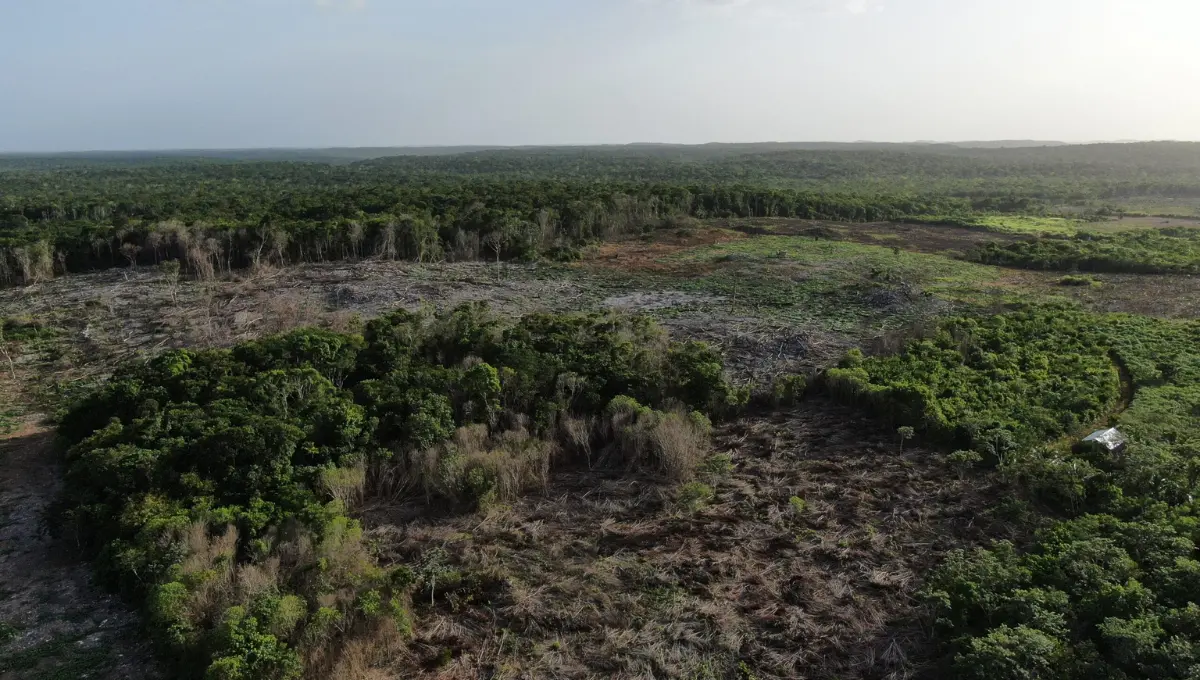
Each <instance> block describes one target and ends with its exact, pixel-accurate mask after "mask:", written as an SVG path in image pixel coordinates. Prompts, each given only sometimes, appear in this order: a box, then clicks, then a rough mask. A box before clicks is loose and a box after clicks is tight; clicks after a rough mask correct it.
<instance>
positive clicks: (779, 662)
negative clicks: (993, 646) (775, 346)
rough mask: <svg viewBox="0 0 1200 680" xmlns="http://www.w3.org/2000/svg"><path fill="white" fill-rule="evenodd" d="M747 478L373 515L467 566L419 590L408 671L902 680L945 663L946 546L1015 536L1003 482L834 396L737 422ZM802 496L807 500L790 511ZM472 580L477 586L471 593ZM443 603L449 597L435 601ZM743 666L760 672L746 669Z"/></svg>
mask: <svg viewBox="0 0 1200 680" xmlns="http://www.w3.org/2000/svg"><path fill="white" fill-rule="evenodd" d="M717 443H718V450H719V451H726V452H728V453H729V454H731V455H732V460H733V465H734V469H733V470H732V472H730V473H728V474H725V475H718V476H716V477H714V478H711V479H709V482H710V483H711V484H712V486H713V487H714V489H715V497H714V498H713V500H712V502H711V503H709V504H708V505H707V506H706V507H703V508H701V509H699V510H694V511H693V510H690V509H688V508H686V507H683V506H681V505H679V504H677V503H676V502H675V501H674V500H673V499H672V493H673V491H672V490H670V489H666V488H665V487H662V486H660V485H657V484H655V483H654V482H653V481H651V480H632V479H628V478H627V477H626V478H617V477H607V476H604V475H600V474H593V473H587V472H561V473H558V474H556V475H554V478H553V482H552V483H551V486H550V488H548V489H547V490H546V492H545V493H544V494H540V495H534V496H529V497H526V498H523V499H521V500H520V501H518V502H516V503H515V504H513V506H512V507H511V508H510V509H508V510H505V511H499V512H495V513H493V514H492V515H491V516H488V517H486V518H481V517H477V516H450V517H429V516H428V515H426V516H424V517H414V513H413V511H412V508H411V507H404V506H380V507H375V508H373V509H372V510H371V511H369V512H368V521H369V523H370V524H371V525H372V527H373V528H372V530H371V533H372V535H373V536H374V537H375V538H376V539H378V540H379V541H381V542H382V543H383V544H384V545H386V546H387V548H386V549H385V554H386V556H387V557H388V558H389V559H391V560H394V561H398V562H408V563H413V562H416V561H419V560H420V559H421V557H422V555H425V554H427V551H430V550H432V549H435V548H443V549H445V550H446V551H447V553H448V554H449V560H450V561H451V562H452V563H453V564H454V565H455V566H456V568H458V569H460V570H462V571H463V572H464V573H468V574H476V575H477V577H476V578H475V579H474V580H473V581H470V580H469V581H470V583H469V585H461V584H460V585H459V586H458V587H457V589H448V590H447V591H445V592H443V591H434V592H433V593H430V592H429V591H428V590H426V591H425V592H424V593H421V592H418V593H417V595H416V600H417V604H416V606H417V611H418V616H419V621H418V623H417V626H416V630H417V633H416V635H417V637H416V639H415V641H414V643H413V644H412V645H411V647H410V650H409V652H408V654H409V656H408V657H407V658H405V659H403V660H401V661H400V662H399V664H400V666H398V668H397V670H398V671H399V670H400V668H403V670H404V672H405V673H408V674H411V675H410V676H411V677H428V678H433V677H438V678H478V677H493V678H543V677H559V678H601V677H603V678H648V677H655V678H724V677H750V676H749V675H740V676H739V675H738V673H740V672H748V673H752V674H753V675H754V676H757V677H759V678H902V677H910V676H912V675H914V674H919V673H920V672H921V671H923V670H925V667H926V664H927V663H928V661H929V658H930V655H929V650H928V649H927V647H926V640H925V637H924V633H923V632H922V628H921V626H920V625H919V623H918V621H917V619H916V618H915V617H916V614H917V610H916V607H915V604H914V602H913V600H912V595H913V593H914V591H915V589H916V588H917V587H918V586H919V582H920V580H921V577H922V575H923V574H924V573H925V572H926V571H927V570H928V569H930V568H931V567H933V566H934V565H935V564H936V563H937V562H938V561H939V560H940V559H941V558H942V556H943V555H944V553H945V552H946V551H947V550H950V549H952V548H955V547H960V546H964V545H973V544H978V543H981V542H983V541H984V540H985V539H986V538H987V537H988V536H994V535H997V534H1003V533H1005V532H1006V531H1007V530H1006V528H1005V527H1003V526H1002V525H1001V524H999V523H997V522H995V521H992V520H991V519H990V518H989V515H988V514H987V513H986V512H985V508H986V507H987V504H988V502H987V499H988V498H989V497H994V495H993V494H994V493H995V489H993V488H991V487H990V486H989V484H990V483H989V481H988V480H987V479H985V478H975V479H969V480H968V481H965V482H963V481H959V480H958V479H957V477H956V476H955V475H954V474H953V473H951V472H949V471H947V470H946V469H945V468H944V467H943V466H941V465H940V464H938V463H937V461H936V460H935V456H934V455H933V454H931V453H930V452H929V451H926V450H922V449H915V448H914V449H910V450H907V451H905V452H904V454H903V455H899V454H898V453H897V444H896V441H895V436H894V433H890V432H887V431H884V430H882V429H880V427H879V426H878V425H876V424H874V423H873V422H871V421H868V420H864V419H862V418H861V417H859V416H857V415H855V414H854V413H852V412H850V411H849V410H847V409H843V408H841V407H838V406H834V405H831V404H828V403H824V402H813V403H807V404H805V405H803V406H801V407H799V408H797V409H795V410H791V411H788V412H779V413H775V414H771V415H766V416H761V417H754V418H747V419H744V420H741V421H739V422H737V423H733V424H731V425H729V426H727V427H724V428H723V429H722V430H721V431H720V433H719V435H718V437H717ZM793 497H795V498H797V499H799V500H802V501H803V502H802V503H800V502H798V501H791V500H790V499H792V498H793ZM464 583H465V582H464ZM431 595H432V597H433V604H432V605H431V604H430V600H429V599H428V598H429V597H430V596H431ZM743 664H744V665H743Z"/></svg>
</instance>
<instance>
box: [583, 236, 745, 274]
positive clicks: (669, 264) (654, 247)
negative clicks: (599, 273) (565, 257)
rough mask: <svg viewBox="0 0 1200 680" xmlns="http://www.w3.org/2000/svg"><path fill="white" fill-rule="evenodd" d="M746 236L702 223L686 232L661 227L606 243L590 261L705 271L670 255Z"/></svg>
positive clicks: (607, 265) (614, 265)
mask: <svg viewBox="0 0 1200 680" xmlns="http://www.w3.org/2000/svg"><path fill="white" fill-rule="evenodd" d="M739 238H743V235H742V234H741V233H738V232H737V231H732V230H729V229H722V228H717V229H713V228H711V227H702V228H695V229H687V230H685V232H684V233H683V234H679V233H676V232H672V231H659V232H655V233H653V234H650V235H649V236H648V237H646V238H628V239H623V240H619V241H610V242H606V243H602V244H600V245H599V246H597V247H596V249H595V251H594V252H593V253H591V254H590V256H589V257H588V258H587V260H586V262H587V264H588V265H592V266H597V267H603V268H607V269H620V270H624V271H641V272H662V273H673V272H686V273H688V274H691V275H695V274H699V273H702V272H703V271H704V269H705V268H704V267H703V266H702V265H699V264H697V263H694V262H693V263H680V262H676V261H668V260H669V256H670V255H674V254H676V253H679V252H682V251H685V250H688V249H690V248H696V247H699V246H707V245H712V244H714V243H725V242H726V241H734V240H737V239H739Z"/></svg>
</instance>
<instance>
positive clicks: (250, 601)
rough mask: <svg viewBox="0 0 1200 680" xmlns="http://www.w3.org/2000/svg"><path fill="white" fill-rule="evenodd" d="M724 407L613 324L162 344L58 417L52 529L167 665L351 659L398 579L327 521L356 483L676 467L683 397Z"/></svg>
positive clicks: (388, 640) (466, 485)
mask: <svg viewBox="0 0 1200 680" xmlns="http://www.w3.org/2000/svg"><path fill="white" fill-rule="evenodd" d="M626 395H628V396H626ZM740 398H741V397H740V393H739V392H738V390H735V389H734V388H732V387H731V386H730V385H729V383H728V382H727V381H726V379H725V378H724V375H723V367H722V364H721V358H720V356H719V355H718V354H716V353H715V352H714V351H712V350H711V349H709V348H708V347H707V346H705V345H702V344H699V343H686V344H679V345H677V344H672V343H670V342H669V341H668V340H667V338H666V336H665V334H664V333H663V331H662V330H661V329H660V328H659V327H658V326H656V325H655V324H654V323H653V322H651V321H649V320H646V319H643V318H636V317H622V316H615V315H568V316H555V315H545V314H542V315H533V316H529V317H525V318H523V319H520V320H517V321H515V322H512V321H504V320H501V319H499V318H496V317H494V316H493V315H491V314H490V313H489V312H488V310H487V309H486V308H484V307H481V306H478V305H468V306H463V307H459V308H456V309H454V310H450V311H447V312H445V313H440V314H436V313H433V312H430V311H421V312H416V313H412V312H396V313H393V314H390V315H388V316H385V317H381V318H378V319H375V320H373V321H371V322H370V323H368V324H367V325H366V327H365V329H364V333H363V335H361V336H360V335H354V334H340V333H333V332H328V331H317V330H304V331H297V332H293V333H289V334H285V335H280V336H274V337H269V338H264V339H262V340H256V341H253V342H248V343H243V344H241V345H238V346H236V347H233V348H232V349H228V350H225V349H217V350H203V351H189V350H176V351H170V352H165V353H162V354H160V355H158V356H156V357H154V358H152V359H150V360H148V361H141V362H133V363H129V364H126V365H123V366H121V367H119V368H118V369H117V370H116V371H115V372H114V374H113V376H112V377H111V378H110V379H109V380H108V381H107V382H105V383H103V384H102V385H101V386H100V387H98V388H97V389H96V390H94V391H92V392H91V393H89V394H87V395H85V396H84V397H82V398H81V399H80V400H79V401H78V402H77V403H75V404H74V405H73V406H72V407H71V408H70V409H68V410H67V411H66V412H65V414H64V415H63V416H62V418H61V419H60V422H59V428H58V434H59V437H60V439H61V441H62V444H63V446H64V449H65V459H66V466H67V469H66V484H65V489H64V494H63V498H62V501H61V503H60V505H59V507H58V508H57V511H56V522H55V525H56V529H57V530H58V531H60V532H64V533H69V534H70V535H71V536H72V537H73V539H74V540H75V542H76V543H77V544H78V545H80V546H81V547H82V548H83V550H85V551H86V552H87V554H89V555H90V556H91V557H92V558H94V560H95V563H96V567H97V570H98V573H99V574H100V575H101V577H102V578H103V580H104V581H105V582H107V583H109V584H111V585H112V586H113V587H116V588H119V589H121V590H122V591H123V592H124V593H126V594H127V595H129V596H130V597H133V598H135V599H138V600H140V601H141V602H143V603H144V605H145V609H146V610H147V615H148V617H149V621H150V622H151V624H152V625H151V626H150V630H151V632H152V634H153V635H154V637H155V640H156V642H157V643H158V645H159V646H160V647H161V648H162V649H163V650H164V652H165V655H166V656H167V658H169V659H170V660H171V661H172V662H173V664H174V666H175V667H176V671H177V674H178V676H179V677H184V678H186V677H201V676H204V677H206V678H209V679H216V678H222V679H246V680H250V679H254V680H260V679H276V680H284V679H289V678H298V677H301V676H304V677H318V676H322V675H325V674H328V673H330V672H333V670H334V669H338V668H341V669H343V671H344V672H351V670H345V669H354V668H359V669H361V668H362V667H363V664H366V663H369V661H364V660H369V659H370V658H373V657H372V655H371V652H370V649H369V648H367V647H364V645H365V644H366V643H365V642H364V640H368V639H373V640H377V641H378V644H380V645H387V646H389V648H390V647H391V646H395V645H396V644H398V642H397V640H399V639H400V638H402V637H403V635H404V634H405V631H411V627H412V617H411V615H410V614H409V612H408V605H409V601H410V599H411V597H412V589H413V588H414V587H417V585H418V584H417V583H416V581H415V580H414V578H413V577H412V572H411V570H410V569H409V568H408V567H405V566H398V567H394V568H383V567H381V566H380V565H379V564H377V562H376V560H375V559H374V557H373V555H372V553H371V549H370V547H369V546H368V545H367V543H366V542H365V541H364V538H363V532H362V527H361V525H360V524H359V523H358V521H357V520H355V519H353V518H352V517H351V513H352V511H353V510H354V508H355V507H356V506H357V505H358V504H359V503H360V502H361V501H362V500H363V498H364V496H365V495H366V494H368V493H372V492H386V493H392V494H408V495H423V496H424V497H425V498H427V499H428V500H429V502H434V503H443V504H447V505H451V506H455V507H459V508H463V509H468V510H486V509H488V508H489V507H491V506H493V505H494V504H497V503H504V502H508V501H510V500H512V499H514V498H515V497H516V496H518V495H519V494H521V493H523V492H525V491H528V490H531V489H536V488H540V487H542V486H544V485H545V484H546V481H547V476H548V474H549V470H550V468H551V465H552V464H554V463H555V462H563V463H567V464H571V463H573V462H574V461H579V462H584V460H586V462H587V463H588V464H589V465H590V464H592V463H594V462H606V463H612V464H621V465H626V466H630V467H636V468H639V469H646V470H651V471H654V472H655V473H657V474H660V475H661V476H663V477H665V478H667V479H670V480H680V481H684V480H686V479H688V478H689V477H690V476H691V475H692V474H693V473H694V472H695V470H696V469H697V468H698V467H699V465H700V464H701V462H702V461H703V460H704V459H705V457H706V456H707V455H708V453H709V443H708V436H709V429H710V425H709V420H708V418H707V417H706V416H705V415H702V414H701V413H700V412H698V411H692V410H690V409H692V408H694V409H701V410H705V411H708V412H711V413H724V412H727V411H728V410H729V409H730V408H732V407H733V406H735V405H736V404H737V403H739V399H740ZM639 400H640V401H639ZM642 403H646V404H650V405H653V406H655V407H657V408H660V409H661V408H664V407H665V406H666V405H667V404H671V405H673V406H672V408H667V409H666V410H656V409H655V408H651V407H650V406H642V405H641V404H642ZM606 442H607V446H606V448H604V449H603V452H602V453H601V454H600V455H597V456H595V457H593V454H592V451H593V448H594V445H602V446H603V445H605V444H606ZM430 589H431V591H432V589H433V587H432V586H430ZM364 636H366V637H364ZM343 671H339V672H343ZM354 672H358V671H354Z"/></svg>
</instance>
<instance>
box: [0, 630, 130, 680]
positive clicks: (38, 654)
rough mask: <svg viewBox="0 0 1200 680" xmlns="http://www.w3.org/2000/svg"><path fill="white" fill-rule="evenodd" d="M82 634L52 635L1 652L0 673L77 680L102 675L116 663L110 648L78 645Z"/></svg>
mask: <svg viewBox="0 0 1200 680" xmlns="http://www.w3.org/2000/svg"><path fill="white" fill-rule="evenodd" d="M82 640H83V637H82V636H64V637H58V638H54V639H53V640H50V641H48V642H45V643H42V644H40V645H37V646H35V647H30V648H29V649H25V650H21V651H19V652H13V653H9V654H0V674H5V673H14V674H16V675H14V676H13V677H19V678H23V679H24V680H78V678H89V677H103V676H104V674H105V673H107V672H109V671H111V670H112V669H113V668H114V667H115V666H116V662H115V660H114V659H113V658H112V656H111V655H110V654H109V651H108V650H106V649H102V648H88V647H83V646H81V642H82Z"/></svg>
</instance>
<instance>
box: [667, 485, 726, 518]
mask: <svg viewBox="0 0 1200 680" xmlns="http://www.w3.org/2000/svg"><path fill="white" fill-rule="evenodd" d="M715 497H716V492H714V491H713V488H712V487H711V486H709V485H707V484H704V483H702V482H688V483H687V484H684V485H683V486H681V487H679V491H678V492H677V493H676V494H675V501H676V502H677V503H679V504H680V505H681V506H683V507H684V508H687V509H688V510H689V511H691V512H695V511H697V510H699V509H701V508H703V507H704V506H706V505H708V504H709V503H711V502H712V500H713V498H715Z"/></svg>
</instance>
